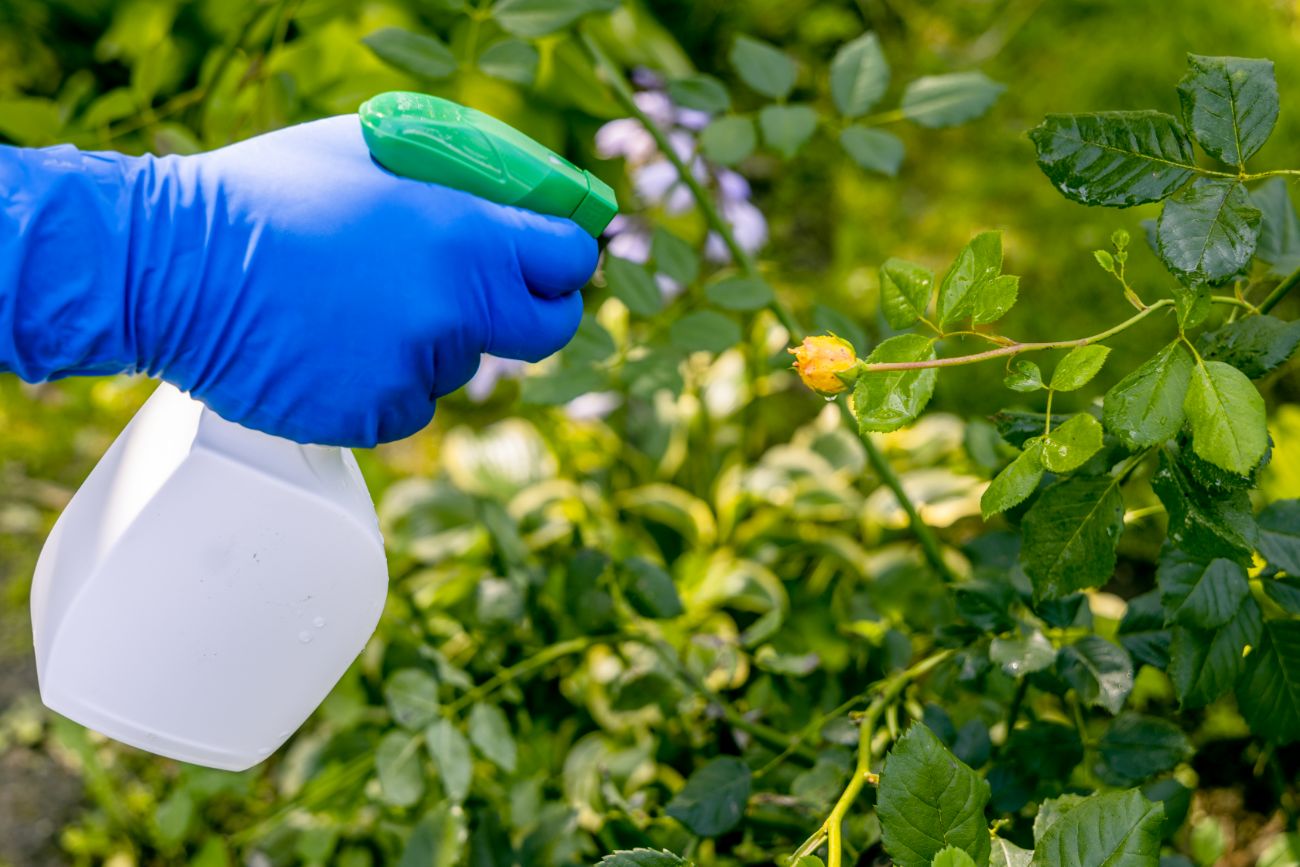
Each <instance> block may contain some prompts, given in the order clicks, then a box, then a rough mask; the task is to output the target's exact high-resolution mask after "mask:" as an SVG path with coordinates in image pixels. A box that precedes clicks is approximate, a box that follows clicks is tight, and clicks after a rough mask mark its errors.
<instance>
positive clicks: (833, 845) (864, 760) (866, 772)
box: [788, 650, 952, 867]
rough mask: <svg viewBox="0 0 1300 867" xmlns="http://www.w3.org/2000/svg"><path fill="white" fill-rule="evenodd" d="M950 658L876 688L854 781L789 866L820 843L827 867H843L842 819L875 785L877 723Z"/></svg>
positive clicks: (929, 660)
mask: <svg viewBox="0 0 1300 867" xmlns="http://www.w3.org/2000/svg"><path fill="white" fill-rule="evenodd" d="M951 655H952V651H951V650H940V651H939V652H937V653H933V654H931V655H930V656H927V657H926V658H925V659H923V660H921V661H920V662H918V663H917V664H916V665H914V666H912V667H911V668H909V669H906V670H905V671H900V672H899V673H898V674H895V675H893V676H892V677H889V678H887V679H885V680H882V681H880V682H879V683H878V684H877V686H878V687H879V688H880V694H879V695H877V696H876V698H875V699H873V700H872V702H871V704H870V706H868V707H867V709H866V710H865V711H863V713H862V719H861V723H860V728H859V729H858V762H857V766H856V767H855V768H854V770H853V777H852V778H851V779H850V780H849V783H848V785H847V786H845V788H844V792H843V793H842V794H841V795H840V797H839V800H837V801H836V802H835V806H834V807H832V808H831V812H830V815H829V816H827V817H826V821H825V822H823V823H822V824H821V827H820V828H818V829H817V830H816V831H815V832H813V834H812V836H810V837H809V838H808V839H807V840H805V841H804V842H803V843H802V844H800V846H799V848H798V849H796V850H795V851H794V854H793V855H791V856H790V859H789V862H788V863H789V864H790V865H792V867H793V865H794V863H795V862H797V861H798V860H799V859H800V858H802V857H803V856H805V855H811V854H812V853H813V852H815V851H817V848H818V847H819V846H821V844H822V843H826V844H827V851H826V867H842V864H843V858H844V844H843V839H842V837H841V825H842V824H843V822H844V817H845V816H846V815H847V814H848V811H849V808H850V807H852V806H853V802H854V801H855V800H857V797H858V795H859V794H860V793H861V792H862V787H863V786H865V785H866V784H867V783H868V782H874V779H875V776H874V774H873V773H872V771H871V763H872V758H873V753H872V741H873V740H874V739H875V732H876V726H877V724H879V722H880V717H881V716H883V715H884V713H885V711H886V710H888V709H889V708H890V707H892V706H893V705H894V703H895V702H896V701H897V700H898V697H899V696H900V695H902V694H903V690H905V689H907V687H908V686H910V685H911V684H912V682H913V681H915V680H916V679H917V678H919V677H921V676H923V675H925V674H927V673H928V672H930V671H931V670H933V669H934V668H935V667H936V666H937V665H939V664H940V663H941V662H943V661H944V660H945V659H947V658H948V657H949V656H951Z"/></svg>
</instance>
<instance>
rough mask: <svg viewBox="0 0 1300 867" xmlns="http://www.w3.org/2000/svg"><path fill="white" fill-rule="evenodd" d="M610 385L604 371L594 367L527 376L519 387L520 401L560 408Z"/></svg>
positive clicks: (572, 368)
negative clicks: (563, 404) (560, 405)
mask: <svg viewBox="0 0 1300 867" xmlns="http://www.w3.org/2000/svg"><path fill="white" fill-rule="evenodd" d="M608 384H609V377H608V376H607V375H606V374H605V372H604V371H602V370H598V369H596V368H593V367H569V368H565V369H564V370H561V371H559V372H557V373H554V374H547V375H545V376H526V377H524V379H523V381H522V382H520V385H519V399H520V400H521V401H522V402H524V403H528V404H537V405H539V406H558V405H559V404H562V403H568V402H569V401H571V400H573V399H574V398H576V397H581V396H582V395H584V394H587V393H589V392H593V391H600V390H601V389H602V388H605V387H606V386H607V385H608Z"/></svg>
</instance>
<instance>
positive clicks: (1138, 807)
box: [1030, 789, 1164, 867]
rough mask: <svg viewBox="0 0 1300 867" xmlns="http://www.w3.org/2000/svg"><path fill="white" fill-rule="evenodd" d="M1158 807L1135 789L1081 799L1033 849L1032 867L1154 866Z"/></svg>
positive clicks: (1160, 811) (1157, 855)
mask: <svg viewBox="0 0 1300 867" xmlns="http://www.w3.org/2000/svg"><path fill="white" fill-rule="evenodd" d="M1163 824H1164V809H1163V808H1162V807H1161V806H1160V805H1159V804H1152V803H1151V802H1150V801H1148V800H1147V799H1146V798H1145V797H1143V796H1142V793H1141V792H1139V791H1138V790H1137V789H1129V790H1127V791H1123V792H1107V793H1106V794H1103V795H1093V796H1092V797H1090V798H1085V799H1084V800H1083V801H1082V802H1081V803H1079V804H1078V805H1077V806H1075V807H1074V808H1073V809H1071V810H1070V811H1069V812H1068V813H1066V814H1065V815H1064V816H1062V817H1061V818H1059V819H1057V820H1056V821H1055V822H1053V823H1052V825H1051V827H1049V828H1048V829H1047V831H1046V832H1045V833H1044V834H1043V838H1042V839H1041V840H1040V841H1039V842H1038V844H1037V845H1035V846H1034V859H1033V861H1031V862H1030V863H1031V864H1032V865H1033V867H1156V864H1157V862H1158V861H1159V860H1160V831H1161V828H1162V826H1163Z"/></svg>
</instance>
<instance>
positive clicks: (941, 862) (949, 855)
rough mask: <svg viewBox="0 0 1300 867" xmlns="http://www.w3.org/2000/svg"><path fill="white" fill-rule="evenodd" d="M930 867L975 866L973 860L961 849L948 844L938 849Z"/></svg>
mask: <svg viewBox="0 0 1300 867" xmlns="http://www.w3.org/2000/svg"><path fill="white" fill-rule="evenodd" d="M930 867H975V861H974V860H973V859H972V858H971V856H969V855H967V854H966V853H965V852H963V851H962V850H960V849H956V848H954V847H952V846H948V847H947V848H945V849H940V850H939V852H938V853H937V854H936V855H935V856H934V860H933V861H931V862H930Z"/></svg>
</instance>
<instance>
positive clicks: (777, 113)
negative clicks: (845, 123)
mask: <svg viewBox="0 0 1300 867" xmlns="http://www.w3.org/2000/svg"><path fill="white" fill-rule="evenodd" d="M758 127H759V129H761V130H762V131H763V141H764V142H766V143H767V146H768V147H770V148H771V149H772V150H774V151H776V152H777V153H779V154H780V155H781V156H783V157H785V158H786V159H790V158H791V157H792V156H794V155H795V154H797V153H798V152H799V149H800V148H801V147H803V146H804V142H806V141H808V139H809V138H810V137H811V136H812V134H813V132H814V131H815V130H816V129H817V112H816V111H814V110H813V109H812V108H811V107H810V106H807V105H765V106H763V108H762V110H761V111H759V113H758Z"/></svg>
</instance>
